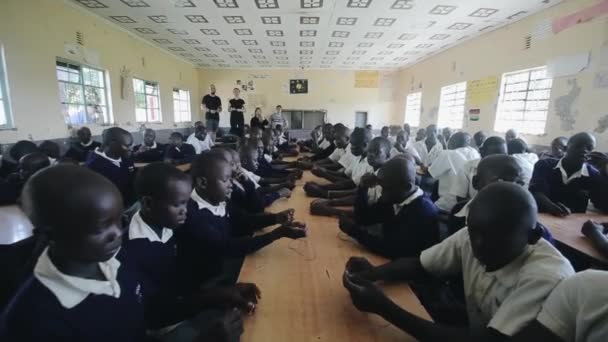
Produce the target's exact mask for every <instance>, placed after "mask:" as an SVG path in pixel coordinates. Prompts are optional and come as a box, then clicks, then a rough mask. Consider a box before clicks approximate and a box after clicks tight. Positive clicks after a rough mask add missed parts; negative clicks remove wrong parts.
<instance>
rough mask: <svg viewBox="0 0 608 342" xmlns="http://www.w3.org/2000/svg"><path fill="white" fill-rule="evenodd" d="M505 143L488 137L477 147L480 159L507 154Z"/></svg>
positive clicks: (496, 138) (503, 140)
mask: <svg viewBox="0 0 608 342" xmlns="http://www.w3.org/2000/svg"><path fill="white" fill-rule="evenodd" d="M507 151H508V150H507V142H506V141H505V139H503V138H501V137H496V136H494V137H489V138H487V139H486V140H485V141H484V142H483V144H482V145H481V146H480V147H479V154H480V155H481V157H482V158H484V157H487V156H489V155H492V154H507Z"/></svg>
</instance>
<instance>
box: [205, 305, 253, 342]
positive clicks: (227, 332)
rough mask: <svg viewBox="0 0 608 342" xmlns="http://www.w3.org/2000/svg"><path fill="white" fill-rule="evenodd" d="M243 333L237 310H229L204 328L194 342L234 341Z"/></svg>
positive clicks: (241, 320) (239, 314)
mask: <svg viewBox="0 0 608 342" xmlns="http://www.w3.org/2000/svg"><path fill="white" fill-rule="evenodd" d="M242 334H243V319H242V318H241V313H240V312H239V311H238V310H231V311H230V312H228V313H226V314H224V316H223V317H221V318H220V319H219V320H218V321H216V322H215V323H214V324H213V325H211V326H210V327H209V328H207V329H205V330H201V332H200V334H199V336H198V338H197V339H196V340H195V341H196V342H234V341H239V339H240V336H241V335H242Z"/></svg>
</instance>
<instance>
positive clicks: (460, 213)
mask: <svg viewBox="0 0 608 342" xmlns="http://www.w3.org/2000/svg"><path fill="white" fill-rule="evenodd" d="M471 202H473V199H472V198H471V200H470V201H468V202H467V204H465V205H464V207H462V209H460V211H458V212H457V213H456V214H454V216H456V217H464V218H466V217H468V216H469V207H470V206H471Z"/></svg>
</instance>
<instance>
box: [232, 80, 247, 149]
mask: <svg viewBox="0 0 608 342" xmlns="http://www.w3.org/2000/svg"><path fill="white" fill-rule="evenodd" d="M232 93H233V94H234V98H233V99H230V101H229V102H230V106H228V110H229V111H230V133H231V134H234V135H238V136H239V137H242V136H243V129H244V126H245V116H244V113H245V101H244V100H243V99H242V98H240V97H239V95H240V94H241V90H240V89H239V88H234V89H233V90H232Z"/></svg>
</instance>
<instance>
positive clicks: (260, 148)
mask: <svg viewBox="0 0 608 342" xmlns="http://www.w3.org/2000/svg"><path fill="white" fill-rule="evenodd" d="M263 156H264V143H263V142H262V141H261V140H258V158H262V157H263Z"/></svg>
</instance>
